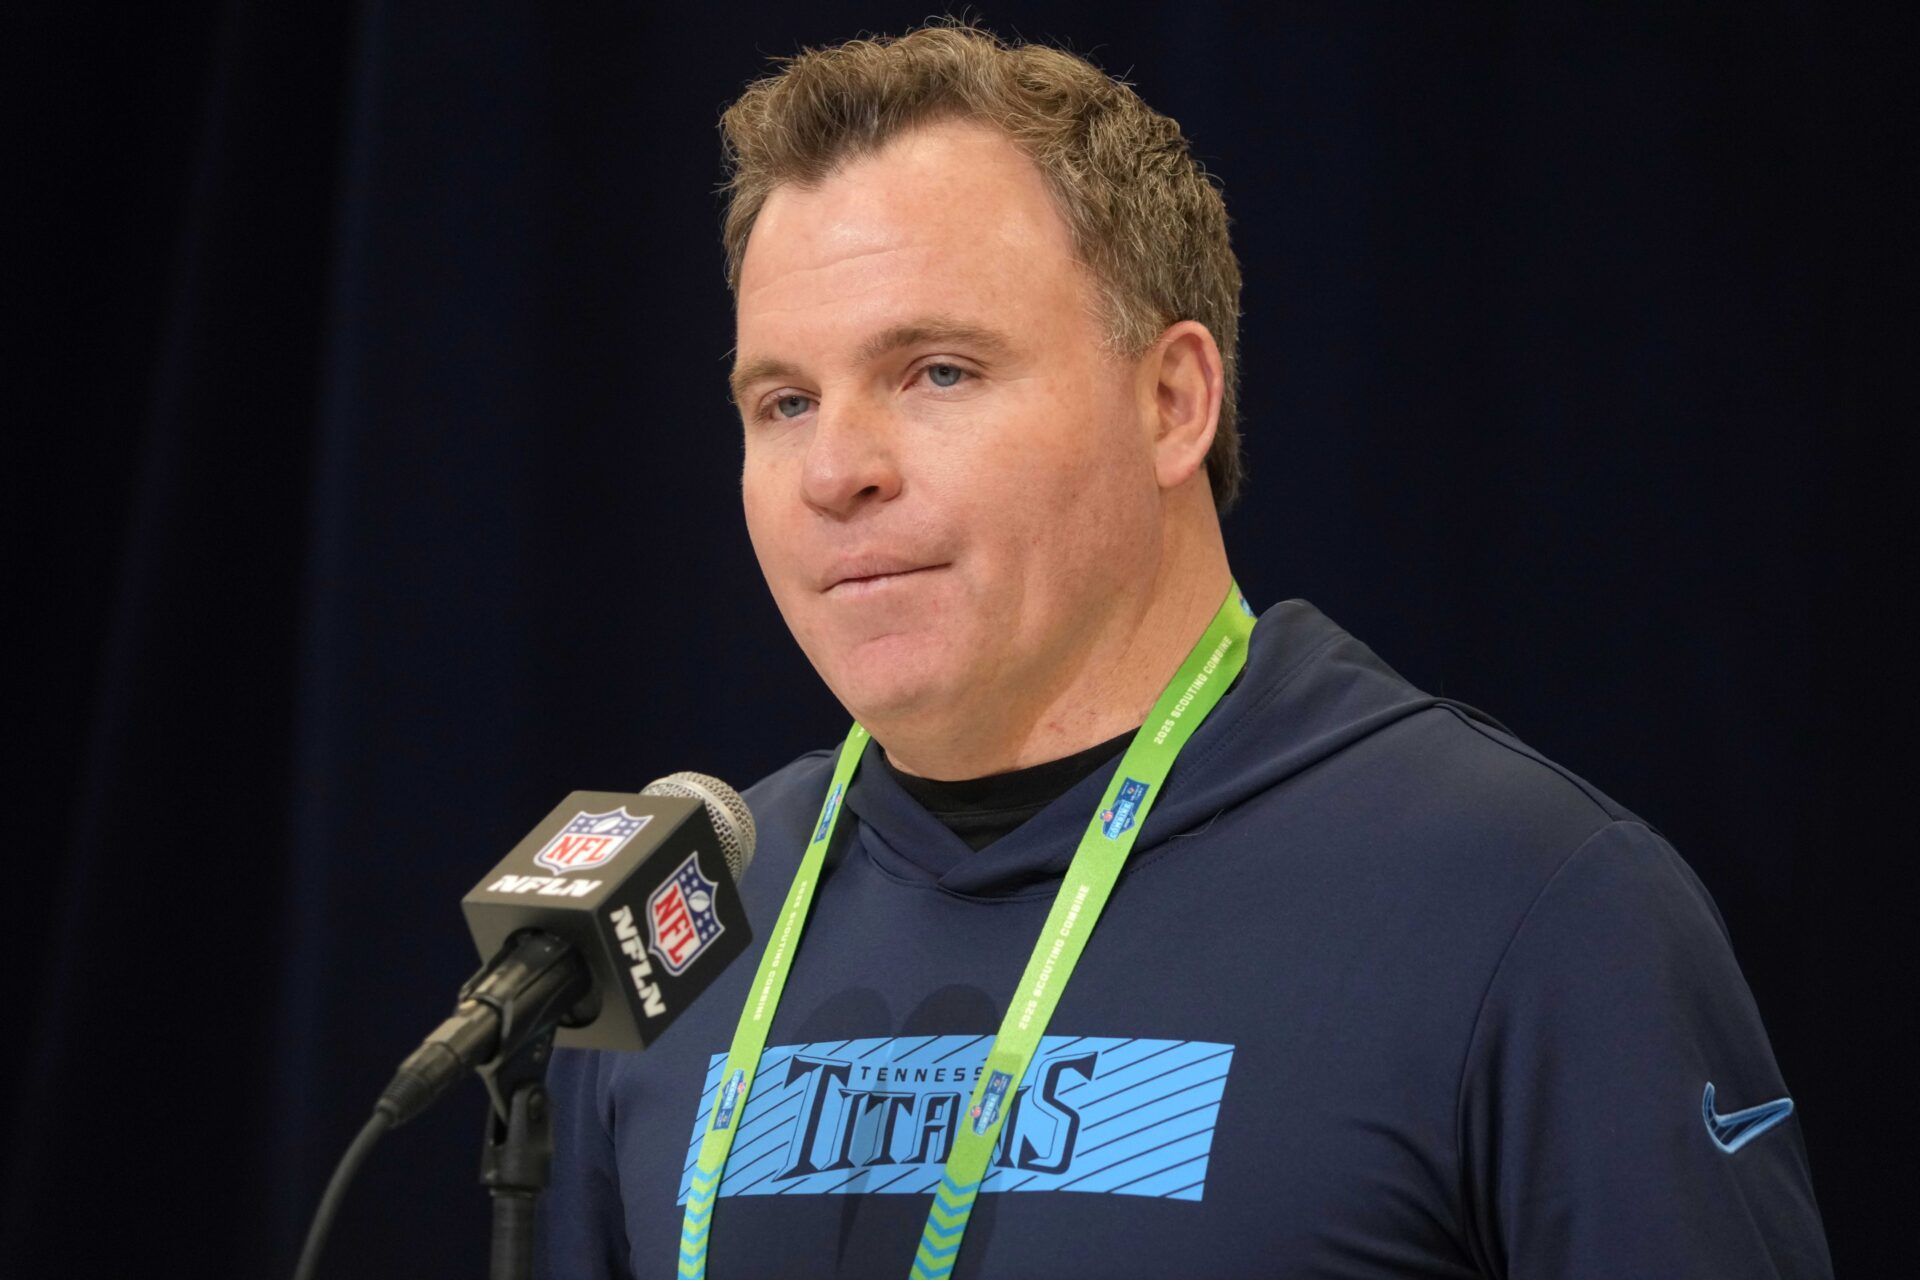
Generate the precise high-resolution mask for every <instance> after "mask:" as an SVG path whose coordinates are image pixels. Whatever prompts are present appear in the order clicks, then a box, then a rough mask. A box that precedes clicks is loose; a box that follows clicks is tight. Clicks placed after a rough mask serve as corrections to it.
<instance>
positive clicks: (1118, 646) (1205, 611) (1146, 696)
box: [868, 526, 1233, 781]
mask: <svg viewBox="0 0 1920 1280" xmlns="http://www.w3.org/2000/svg"><path fill="white" fill-rule="evenodd" d="M1186 551H1187V552H1188V554H1185V555H1177V556H1169V557H1167V558H1166V559H1164V560H1163V561H1162V564H1161V571H1160V572H1158V573H1156V575H1155V580H1154V583H1153V584H1152V590H1151V592H1150V594H1149V596H1148V599H1147V603H1146V606H1145V608H1144V609H1143V610H1140V611H1137V612H1136V615H1135V619H1134V625H1132V626H1131V627H1126V626H1121V627H1116V628H1114V629H1113V630H1112V632H1111V633H1109V634H1107V635H1104V636H1101V637H1099V638H1097V639H1095V640H1094V641H1093V642H1091V643H1090V644H1088V645H1087V647H1086V648H1085V649H1084V650H1083V651H1082V652H1080V653H1078V654H1075V655H1073V658H1074V661H1072V662H1071V663H1070V664H1067V665H1066V668H1065V669H1066V672H1067V674H1066V676H1065V677H1064V678H1063V679H1060V680H1059V681H1058V682H1057V687H1055V688H1052V689H1039V690H1023V691H1019V693H1018V694H1017V695H1013V696H1009V695H1008V694H1007V693H1006V692H1004V691H996V693H995V696H994V698H993V699H992V701H991V703H988V704H983V703H981V702H976V703H974V704H973V705H970V706H967V707H963V708H956V709H955V710H954V711H953V712H952V713H950V714H947V715H943V716H938V717H926V718H916V719H915V720H913V721H911V722H906V723H898V724H874V725H869V726H868V728H870V729H872V730H873V733H874V736H875V737H876V738H878V739H879V740H880V742H881V744H882V745H883V746H884V747H885V748H886V752H887V759H888V760H889V761H890V762H891V763H892V764H893V766H894V767H895V768H896V769H899V770H900V771H902V772H904V773H909V774H914V775H916V776H918V777H922V778H932V779H937V780H941V781H954V780H959V779H964V778H984V777H988V776H991V775H993V774H999V773H1007V772H1009V771H1011V770H1014V769H1025V768H1030V767H1032V766H1034V765H1037V764H1044V763H1046V762H1047V761H1050V760H1058V759H1061V758H1063V757H1065V756H1070V755H1073V754H1074V753H1075V752H1078V751H1084V750H1086V749H1087V748H1088V747H1091V746H1093V745H1094V744H1096V743H1100V742H1104V741H1106V740H1107V739H1108V738H1111V737H1114V736H1115V735H1116V734H1120V733H1124V732H1126V731H1127V730H1129V729H1132V728H1134V727H1136V726H1138V725H1140V724H1141V723H1143V722H1144V721H1145V720H1146V718H1147V713H1148V712H1150V711H1151V710H1153V704H1154V703H1155V702H1157V701H1159V698H1160V694H1161V693H1162V692H1163V691H1164V690H1165V689H1166V687H1167V683H1168V682H1169V681H1170V680H1172V679H1173V676H1174V673H1175V672H1176V671H1178V670H1179V669H1180V664H1181V663H1182V662H1184V661H1186V658H1187V655H1188V654H1189V653H1190V652H1192V650H1193V646H1194V645H1195V644H1197V643H1199V640H1200V637H1201V636H1202V635H1204V634H1205V633H1206V629H1207V626H1208V624H1209V623H1211V622H1212V621H1213V618H1214V615H1215V614H1216V613H1218V612H1219V609H1220V602H1221V601H1223V600H1225V599H1226V595H1227V588H1228V587H1229V586H1231V585H1232V582H1233V577H1232V574H1231V573H1230V571H1229V570H1228V568H1227V558H1226V551H1225V549H1224V547H1222V546H1221V544H1220V542H1219V539H1218V526H1215V527H1214V537H1213V539H1212V540H1211V545H1206V544H1205V543H1203V544H1202V545H1200V546H1197V547H1192V548H1187V549H1186ZM982 705H991V706H994V707H998V708H1006V707H1025V708H1029V709H1030V711H1029V714H1028V715H1026V716H1025V717H1023V718H1014V719H1008V718H1005V717H1004V716H1003V717H999V718H995V717H993V716H991V715H986V714H983V713H982V710H981V708H982Z"/></svg>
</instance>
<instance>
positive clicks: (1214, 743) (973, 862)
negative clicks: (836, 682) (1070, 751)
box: [847, 600, 1497, 898]
mask: <svg viewBox="0 0 1920 1280" xmlns="http://www.w3.org/2000/svg"><path fill="white" fill-rule="evenodd" d="M1445 701H1446V700H1444V699H1440V698H1435V697H1432V696H1431V695H1429V694H1426V693H1423V692H1421V691H1420V690H1419V689H1417V688H1415V687H1414V686H1413V685H1411V684H1409V683H1408V682H1407V681H1406V680H1405V679H1403V678H1402V677H1401V676H1400V675H1399V673H1397V672H1395V671H1394V670H1393V668H1391V667H1389V666H1388V665H1387V664H1386V663H1385V662H1382V661H1381V660H1380V658H1379V657H1378V656H1377V655H1375V653H1374V652H1373V650H1371V649H1369V648H1368V647H1367V646H1366V645H1364V644H1362V643H1360V642H1359V641H1358V640H1356V639H1354V638H1353V637H1352V636H1350V635H1348V634H1347V633H1346V632H1345V631H1343V630H1341V629H1340V628H1339V627H1338V626H1336V625H1335V624H1334V623H1333V621H1332V620H1331V619H1329V618H1328V617H1327V616H1326V615H1325V614H1323V613H1321V612H1320V611H1319V610H1318V609H1316V608H1314V607H1313V606H1312V605H1311V604H1309V603H1307V602H1306V601H1304V600H1287V601H1283V602H1282V603H1280V604H1276V605H1273V606H1272V607H1270V608H1269V609H1267V610H1266V612H1264V613H1262V614H1261V615H1260V618H1259V621H1258V622H1257V623H1255V625H1254V629H1253V639H1252V642H1251V644H1250V645H1249V647H1248V653H1247V665H1246V668H1245V669H1244V670H1243V671H1242V672H1241V675H1240V678H1239V680H1237V681H1236V682H1235V683H1234V685H1233V687H1232V688H1231V689H1230V690H1229V691H1228V692H1227V695H1226V696H1225V697H1224V698H1222V699H1221V700H1220V705H1219V706H1217V707H1215V708H1214V711H1213V714H1212V715H1210V716H1208V717H1207V720H1206V722H1205V723H1204V724H1202V725H1201V726H1200V728H1199V730H1198V731H1197V732H1196V733H1195V734H1194V735H1193V738H1192V740H1191V741H1189V742H1188V743H1187V747H1186V749H1185V750H1184V751H1182V752H1181V753H1180V757H1179V759H1178V760H1177V761H1176V762H1175V763H1174V766H1173V770H1172V772H1171V773H1170V774H1168V776H1167V781H1166V785H1165V788H1164V790H1163V792H1162V794H1161V796H1160V798H1159V799H1158V800H1157V801H1156V802H1155V804H1154V808H1153V811H1152V812H1151V813H1150V814H1149V815H1148V816H1147V820H1146V822H1145V823H1144V824H1143V825H1142V827H1141V829H1140V835H1139V837H1138V839H1137V840H1136V842H1135V844H1134V848H1133V852H1132V854H1131V855H1130V861H1137V860H1138V859H1139V858H1140V857H1141V856H1142V855H1143V854H1145V853H1146V852H1148V851H1149V850H1151V849H1153V848H1156V847H1158V846H1159V845H1162V844H1164V843H1166V842H1167V841H1168V840H1170V839H1172V838H1174V837H1175V836H1177V835H1180V834H1182V833H1183V832H1189V831H1192V830H1194V829H1196V828H1198V827H1201V826H1204V825H1205V824H1207V823H1208V822H1210V821H1211V820H1212V819H1213V818H1214V817H1215V815H1217V814H1219V813H1221V812H1223V811H1224V810H1227V809H1230V808H1232V807H1233V806H1235V805H1237V804H1240V803H1241V802H1243V801H1245V800H1247V799H1248V798H1249V797H1252V796H1254V795H1257V794H1259V793H1261V792H1263V791H1265V790H1267V789H1268V788H1269V787H1274V786H1278V785H1280V784H1281V783H1283V782H1285V781H1286V780H1287V779H1288V778H1290V777H1292V776H1293V775H1294V774H1296V773H1299V772H1300V771H1302V770H1304V769H1308V768H1311V767H1313V766H1314V765H1315V764H1317V763H1319V762H1320V761H1322V760H1324V759H1326V758H1327V757H1329V756H1332V755H1334V754H1336V753H1338V752H1340V751H1343V750H1345V749H1346V748H1347V747H1349V746H1351V745H1353V744H1354V743H1355V742H1358V741H1360V740H1361V739H1363V738H1366V737H1368V736H1370V735H1372V734H1375V733H1378V732H1379V731H1380V730H1382V729H1384V728H1386V727H1387V726H1388V725H1391V724H1393V723H1395V722H1396V721H1399V720H1403V719H1405V718H1406V717H1408V716H1410V715H1413V714H1415V713H1416V712H1419V711H1423V710H1426V709H1427V708H1429V707H1432V706H1435V705H1439V704H1441V703H1443V702H1445ZM1447 705H1451V706H1456V707H1459V706H1460V704H1458V703H1448V704H1447ZM1461 709H1462V710H1464V711H1466V712H1467V713H1468V714H1470V715H1472V716H1473V717H1474V718H1475V719H1479V720H1482V721H1483V722H1487V723H1492V722H1491V721H1490V720H1488V718H1487V717H1486V716H1484V715H1483V714H1482V713H1480V712H1477V711H1473V710H1472V709H1471V708H1465V707H1462V708H1461ZM1496 727H1497V726H1496ZM880 750H881V747H880V744H879V743H877V742H870V743H868V745H867V751H868V753H869V756H868V757H867V758H863V760H862V761H861V768H860V771H859V772H858V773H857V774H856V775H855V777H854V782H853V786H852V787H851V788H849V790H848V792H847V806H848V808H849V809H851V810H852V811H853V812H854V813H855V814H856V815H858V816H859V818H860V819H861V822H862V823H863V825H864V827H865V828H866V830H865V832H864V835H865V836H866V838H865V839H864V840H863V841H862V845H863V847H864V848H865V851H866V852H867V854H868V855H869V856H870V857H872V858H873V860H874V862H875V863H876V864H877V865H878V866H879V867H880V869H881V870H883V871H885V872H886V873H888V874H889V875H892V876H894V877H897V878H900V879H904V880H908V881H920V882H931V883H932V884H934V885H936V886H938V887H939V888H940V889H942V890H944V891H946V892H949V893H953V894H957V895H960V896H963V897H969V898H997V897H1005V896H1027V895H1029V894H1033V895H1040V894H1048V893H1052V892H1053V891H1054V889H1055V888H1056V887H1057V885H1058V882H1059V880H1060V877H1061V876H1062V875H1063V874H1064V873H1065V871H1066V868H1067V865H1068V863H1070V862H1071V861H1072V860H1073V854H1074V850H1075V848H1076V847H1077V846H1078V844H1079V841H1080V836H1081V833H1082V832H1083V831H1084V830H1085V829H1086V825H1087V822H1088V821H1089V820H1090V819H1091V818H1092V816H1093V811H1094V807H1095V806H1096V805H1097V804H1098V803H1099V802H1100V798H1101V796H1102V795H1103V794H1104V793H1105V791H1106V787H1107V783H1108V782H1109V781H1111V779H1112V777H1113V771H1114V770H1115V769H1116V768H1118V767H1119V761H1118V759H1116V760H1115V761H1114V762H1113V763H1112V764H1109V765H1103V766H1102V767H1101V768H1099V769H1096V770H1095V771H1094V772H1093V773H1091V774H1089V775H1088V776H1087V777H1085V778H1083V779H1081V781H1080V782H1079V783H1077V784H1076V785H1074V786H1073V787H1071V788H1069V789H1068V790H1067V791H1066V792H1065V793H1064V794H1063V795H1061V796H1060V797H1059V798H1058V799H1057V800H1055V801H1054V802H1053V803H1052V804H1050V805H1048V806H1047V807H1046V808H1045V809H1043V810H1041V811H1040V812H1039V813H1038V814H1036V815H1034V816H1033V817H1032V818H1030V819H1028V820H1027V821H1026V822H1025V823H1023V824H1021V826H1019V827H1018V828H1016V829H1015V830H1013V831H1012V832H1010V833H1008V834H1007V835H1005V836H1003V837H1001V838H1000V839H999V840H996V841H995V842H994V843H992V844H990V845H988V846H987V847H986V848H985V849H982V850H980V851H979V852H977V853H976V852H974V851H973V850H971V849H969V848H967V846H966V844H965V843H964V842H963V841H962V840H961V839H960V837H958V836H957V835H955V834H954V833H953V832H951V831H949V830H948V829H947V828H946V827H945V826H943V825H942V824H941V823H940V821H939V820H938V819H936V818H935V817H933V815H932V814H930V813H928V812H927V811H926V810H925V809H924V808H922V807H921V806H920V804H919V803H918V802H916V801H915V800H914V799H913V798H912V797H911V796H909V795H908V794H907V793H906V792H905V791H904V790H903V789H902V788H901V787H900V785H899V784H898V783H897V782H895V781H894V780H893V778H892V777H891V776H890V775H889V774H888V772H887V770H886V769H885V768H884V767H883V765H882V764H881V762H880V760H879V758H878V753H879V752H880Z"/></svg>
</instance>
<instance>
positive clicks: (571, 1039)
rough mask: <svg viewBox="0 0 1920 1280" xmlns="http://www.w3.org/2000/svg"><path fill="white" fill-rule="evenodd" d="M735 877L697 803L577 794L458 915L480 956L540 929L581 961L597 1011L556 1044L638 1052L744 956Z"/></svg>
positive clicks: (743, 927) (617, 794) (487, 879)
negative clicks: (523, 933) (736, 958)
mask: <svg viewBox="0 0 1920 1280" xmlns="http://www.w3.org/2000/svg"><path fill="white" fill-rule="evenodd" d="M734 874H735V872H734V868H732V867H730V866H729V865H728V861H727V857H726V854H725V852H724V850H723V846H722V842H721V840H720V839H719V838H718V836H717V835H716V834H715V831H714V825H713V822H712V820H711V819H710V818H709V817H708V814H707V809H706V806H705V805H703V804H701V803H700V801H698V800H694V799H688V798H685V797H682V796H666V795H645V794H642V795H633V794H630V793H624V792H607V791H576V792H574V793H573V794H572V795H570V796H568V797H567V798H566V799H565V800H564V801H562V802H561V804H560V807H559V808H557V809H555V810H554V811H553V812H552V813H550V814H548V815H547V817H546V818H545V819H544V820H543V821H541V823H540V824H539V825H538V826H536V827H535V828H534V829H533V831H532V832H531V833H530V834H529V835H528V836H527V838H526V839H524V840H522V841H521V842H520V843H519V845H517V846H516V847H515V848H514V850H513V852H512V853H510V854H508V855H507V857H506V859H505V861H503V862H501V863H500V865H499V866H497V867H495V868H494V869H493V870H492V871H491V872H489V873H488V874H487V876H486V877H485V878H484V879H482V880H481V881H480V884H479V885H478V886H477V887H476V888H475V889H474V890H473V892H471V893H469V894H468V895H467V896H466V897H465V898H464V899H462V900H461V904H460V905H461V908H462V909H463V910H464V911H465V912H466V917H467V927H468V929H469V930H471V931H472V933H473V940H474V943H475V945H477V946H478V947H479V949H480V954H481V955H483V956H489V955H494V954H495V953H497V952H498V951H499V950H500V948H501V946H502V945H503V944H504V943H505V942H506V941H507V939H508V938H509V937H511V936H512V935H513V934H515V933H518V932H521V931H523V930H527V929H540V930H544V931H547V932H549V933H553V934H556V935H558V936H559V937H562V938H564V939H566V940H567V941H568V942H569V943H571V944H572V945H573V946H574V948H575V949H576V950H577V951H578V953H579V955H580V956H581V958H582V959H584V960H585V961H586V963H587V965H588V967H589V968H590V969H591V970H592V971H593V980H594V987H595V989H596V990H597V991H599V992H600V1008H599V1011H598V1013H597V1014H596V1015H595V1016H594V1018H593V1019H592V1020H591V1021H589V1022H586V1023H585V1024H583V1025H581V1026H577V1027H569V1026H563V1027H561V1028H560V1029H559V1034H558V1036H557V1040H558V1042H559V1043H560V1044H563V1045H572V1046H578V1047H581V1048H589V1049H642V1048H645V1047H646V1046H647V1045H648V1044H649V1043H651V1042H652V1041H653V1040H654V1039H655V1038H656V1037H658V1036H659V1034H660V1033H661V1032H662V1031H664V1030H665V1029H666V1027H667V1024H668V1023H670V1022H672V1021H673V1018H674V1016H675V1015H677V1014H678V1013H679V1012H680V1010H681V1009H683V1008H684V1007H686V1005H687V1003H688V1002H689V1001H691V1000H692V999H693V997H694V996H696V995H698V994H699V993H700V991H701V990H702V989H704V988H705V987H706V986H707V984H708V983H709V982H710V981H711V980H712V978H713V976H714V975H715V974H717V973H718V972H719V971H720V970H721V969H723V968H725V967H726V965H727V963H728V962H729V961H730V960H732V959H733V957H734V956H736V955H738V954H739V953H740V952H741V951H742V950H744V949H745V948H746V945H747V943H748V941H749V940H750V938H749V934H748V931H747V918H746V913H745V911H744V910H743V909H742V907H741V905H740V899H739V894H738V892H737V891H736V890H735V888H734Z"/></svg>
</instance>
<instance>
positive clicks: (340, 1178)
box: [293, 1100, 393, 1280]
mask: <svg viewBox="0 0 1920 1280" xmlns="http://www.w3.org/2000/svg"><path fill="white" fill-rule="evenodd" d="M391 1128H393V1116H392V1115H391V1114H390V1113H389V1112H388V1111H387V1110H386V1109H385V1104H384V1100H383V1103H382V1105H381V1106H379V1107H375V1108H374V1111H373V1115H371V1116H370V1117H368V1119H367V1123H366V1124H365V1125H364V1126H363V1127H362V1128H361V1130H360V1133H359V1136H358V1137H356V1138H354V1140H353V1142H352V1143H351V1144H349V1145H348V1147H347V1153H346V1154H345V1155H343V1156H341V1157H340V1163H339V1164H337V1165H335V1166H334V1169H333V1177H332V1178H331V1179H329V1180H328V1182H327V1191H326V1194H325V1195H323V1196H321V1197H320V1207H319V1208H318V1209H316V1210H314V1212H313V1223H312V1225H311V1226H309V1227H308V1228H307V1242H306V1243H305V1244H304V1245H302V1246H301V1247H300V1265H299V1266H297V1267H295V1268H294V1269H293V1280H313V1277H314V1273H315V1272H316V1271H317V1270H318V1269H319V1267H320V1251H321V1250H322V1249H324V1248H325V1247H326V1244H327V1233H328V1232H329V1231H331V1230H333V1220H334V1218H335V1216H336V1215H338V1214H339V1212H340V1202H341V1201H342V1200H344V1199H346V1197H347V1186H348V1184H350V1183H351V1182H352V1181H353V1177H354V1175H355V1174H357V1173H359V1172H360V1166H361V1165H362V1164H364V1163H365V1162H366V1159H367V1153H368V1152H369V1151H372V1150H373V1144H374V1143H376V1142H378V1141H380V1136H381V1135H382V1134H384V1133H385V1132H386V1131H387V1130H389V1129H391Z"/></svg>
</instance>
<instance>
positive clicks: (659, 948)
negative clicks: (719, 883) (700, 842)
mask: <svg viewBox="0 0 1920 1280" xmlns="http://www.w3.org/2000/svg"><path fill="white" fill-rule="evenodd" d="M715 887H716V882H715V881H712V880H709V879H707V878H706V877H705V876H703V875H701V874H700V858H699V855H698V854H688V855H687V860H686V861H685V862H683V863H681V864H680V866H679V867H678V868H677V869H676V870H675V871H674V873H673V874H672V875H671V876H669V877H667V882H666V883H665V884H663V885H661V886H660V887H659V888H658V889H655V890H654V891H653V892H652V894H650V895H649V896H648V898H647V949H648V950H650V951H652V952H653V954H655V955H657V956H659V957H660V963H661V964H664V965H665V966H667V972H668V973H672V974H681V973H685V972H686V971H687V966H688V965H690V964H692V963H693V962H694V961H695V960H698V959H699V958H700V953H701V952H703V951H705V950H706V949H707V948H708V947H710V946H712V945H713V942H714V939H716V938H718V937H719V936H720V935H721V934H722V933H725V932H726V929H725V927H724V926H723V925H721V923H720V913H719V912H717V911H716V910H714V905H713V891H714V889H715Z"/></svg>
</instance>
